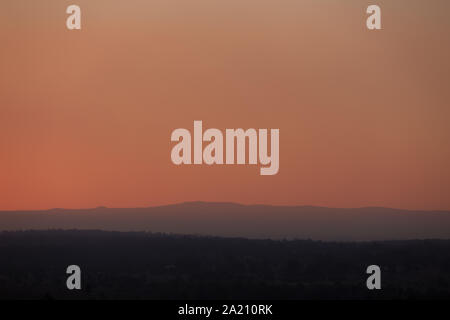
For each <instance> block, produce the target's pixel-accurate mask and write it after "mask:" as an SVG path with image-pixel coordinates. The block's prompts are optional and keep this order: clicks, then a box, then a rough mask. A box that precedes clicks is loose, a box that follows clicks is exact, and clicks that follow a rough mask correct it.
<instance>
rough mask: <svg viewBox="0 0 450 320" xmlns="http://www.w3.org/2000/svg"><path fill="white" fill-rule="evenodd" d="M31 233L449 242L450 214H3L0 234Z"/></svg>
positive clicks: (223, 207)
mask: <svg viewBox="0 0 450 320" xmlns="http://www.w3.org/2000/svg"><path fill="white" fill-rule="evenodd" d="M30 229H31V230H49V229H80V230H91V229H98V230H107V231H151V232H163V233H178V234H198V235H212V236H225V237H246V238H272V239H284V238H285V239H313V240H324V241H335V240H337V241H370V240H408V239H450V211H442V210H432V211H425V210H404V209H395V208H385V207H361V208H329V207H319V206H276V205H261V204H256V205H246V204H239V203H234V202H204V201H193V202H182V203H176V204H170V205H162V206H153V207H140V208H107V207H96V208H88V209H62V208H53V209H49V210H21V211H0V230H3V231H17V230H30Z"/></svg>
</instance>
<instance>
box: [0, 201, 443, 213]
mask: <svg viewBox="0 0 450 320" xmlns="http://www.w3.org/2000/svg"><path fill="white" fill-rule="evenodd" d="M192 204H198V205H199V204H203V205H204V204H213V205H235V206H241V207H279V208H306V207H310V208H323V209H342V210H356V209H389V210H400V211H425V212H450V209H404V208H393V207H384V206H362V207H329V206H321V205H300V204H298V205H282V204H281V205H277V204H244V203H239V202H233V201H202V200H195V201H182V202H175V203H169V204H163V205H150V206H142V207H107V206H103V205H99V206H96V207H86V208H67V207H66V208H59V207H54V208H48V209H13V210H2V209H0V213H4V212H23V211H34V212H47V211H57V210H67V211H71V210H96V209H113V210H120V209H154V208H161V207H171V206H179V205H192Z"/></svg>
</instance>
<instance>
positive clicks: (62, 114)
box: [0, 0, 450, 210]
mask: <svg viewBox="0 0 450 320" xmlns="http://www.w3.org/2000/svg"><path fill="white" fill-rule="evenodd" d="M74 3H76V4H77V5H79V6H80V7H81V10H82V30H79V31H69V30H67V29H66V18H67V16H68V15H67V14H66V13H65V10H66V7H67V6H69V5H71V4H74ZM370 4H378V5H379V6H380V7H381V10H382V30H379V31H369V30H367V28H366V24H365V20H366V17H367V15H366V13H365V10H366V8H367V6H368V5H370ZM449 13H450V2H448V1H446V0H431V1H424V0H423V1H422V0H412V1H407V0H397V1H379V0H377V1H370V2H369V1H361V0H349V1H337V0H320V1H313V0H307V1H303V0H295V1H294V0H279V1H268V0H259V1H256V0H239V1H237V0H228V1H209V0H192V1H184V0H154V1H144V0H129V1H112V0H109V1H106V0H97V1H92V0H89V1H88V0H78V1H76V2H75V1H62V0H40V1H29V0H28V1H25V0H6V1H2V2H1V3H0V46H1V47H0V49H1V50H0V210H22V209H47V208H55V207H63V208H89V207H97V206H108V207H143V206H151V205H162V204H169V203H177V202H184V201H197V200H202V201H231V202H239V203H245V204H256V203H257V204H274V205H318V206H329V207H363V206H385V207H395V208H405V209H430V210H431V209H441V210H450V196H449V195H450V166H449V163H450V127H449V119H450V90H449V84H450V59H449V58H448V57H449V56H450V40H449V39H450V35H449V33H450V19H448V14H449ZM194 120H202V121H203V127H204V128H205V129H206V128H218V129H221V130H225V129H226V128H244V129H247V128H256V129H258V128H278V129H279V130H280V169H279V173H278V174H276V175H273V176H261V175H259V166H255V165H253V166H238V165H236V166H225V165H222V166H207V165H201V166H194V165H191V166H176V165H174V164H173V163H172V162H171V159H170V152H171V149H172V147H173V145H174V143H172V142H171V141H170V135H171V132H172V131H173V130H174V129H176V128H187V129H189V130H191V131H192V130H193V121H194Z"/></svg>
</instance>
